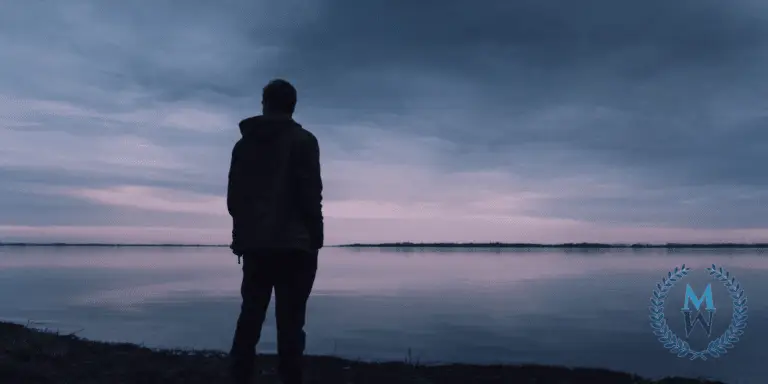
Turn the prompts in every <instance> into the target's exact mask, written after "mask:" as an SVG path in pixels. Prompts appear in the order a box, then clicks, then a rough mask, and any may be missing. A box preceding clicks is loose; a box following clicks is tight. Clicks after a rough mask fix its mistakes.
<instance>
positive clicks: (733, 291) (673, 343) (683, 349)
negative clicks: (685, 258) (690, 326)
mask: <svg viewBox="0 0 768 384" xmlns="http://www.w3.org/2000/svg"><path fill="white" fill-rule="evenodd" d="M690 271H691V269H690V268H687V267H686V266H685V264H683V266H682V267H681V268H677V267H675V269H674V271H670V272H667V277H665V278H662V279H661V282H659V283H657V284H656V288H655V289H654V290H653V296H651V306H650V310H651V315H650V319H651V328H653V334H654V335H656V336H657V337H658V338H659V341H660V342H661V343H662V344H663V345H664V348H666V349H668V350H669V352H671V353H674V354H676V355H677V356H678V357H687V356H690V359H691V360H696V359H701V360H707V356H710V357H712V358H718V357H720V356H722V355H725V354H726V353H728V350H727V349H730V348H733V346H734V344H736V343H737V342H738V341H739V336H741V335H743V334H744V329H745V328H746V327H747V296H746V294H745V293H744V289H743V288H741V285H740V284H739V282H738V281H737V280H736V278H735V277H732V276H731V275H730V273H729V272H728V271H725V270H723V268H722V267H720V268H717V266H715V265H714V264H712V268H707V271H709V275H710V276H712V278H713V279H715V280H717V281H720V282H721V283H723V285H724V286H725V288H727V289H728V292H729V293H730V295H731V299H732V300H733V316H732V317H731V324H730V325H729V326H728V329H726V330H725V332H724V333H723V334H722V335H720V337H718V338H716V339H714V340H712V341H711V342H710V343H709V344H708V345H707V349H704V350H701V351H697V350H693V349H691V346H690V345H689V344H688V342H687V341H685V340H683V339H682V338H680V337H678V336H677V335H675V333H674V332H672V330H671V329H670V328H669V325H667V320H666V319H665V318H664V301H665V300H666V299H667V295H668V294H669V291H670V290H671V289H672V287H674V286H675V284H676V283H677V282H678V281H679V280H681V279H682V278H684V277H685V276H686V275H688V272H690Z"/></svg>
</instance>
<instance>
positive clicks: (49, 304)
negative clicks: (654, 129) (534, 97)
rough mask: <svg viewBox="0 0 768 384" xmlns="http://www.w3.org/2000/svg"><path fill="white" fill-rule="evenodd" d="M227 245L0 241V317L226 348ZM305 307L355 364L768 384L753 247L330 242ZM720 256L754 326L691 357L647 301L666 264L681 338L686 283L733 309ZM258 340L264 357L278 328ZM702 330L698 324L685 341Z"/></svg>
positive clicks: (760, 282) (236, 273) (767, 310)
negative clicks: (668, 337)
mask: <svg viewBox="0 0 768 384" xmlns="http://www.w3.org/2000/svg"><path fill="white" fill-rule="evenodd" d="M228 251H229V250H228V249H226V248H35V247H31V248H10V247H5V248H2V247H0V319H3V320H6V321H16V322H22V323H26V322H27V321H30V320H31V321H34V322H36V324H38V325H40V326H43V327H47V328H52V329H60V330H61V331H63V332H74V331H80V332H79V333H78V334H79V335H80V336H83V337H86V338H91V339H98V340H108V341H126V342H134V343H143V344H144V345H147V346H151V347H184V348H206V349H221V350H226V349H228V347H229V343H230V340H231V335H232V332H233V330H234V323H235V319H236V316H237V314H238V310H239V307H238V306H239V296H238V295H239V291H238V290H239V283H240V281H239V279H240V273H241V272H240V266H239V265H238V264H237V262H236V258H235V257H234V256H233V255H231V254H230V253H229V252H228ZM320 256H321V264H320V269H319V271H318V278H317V282H316V285H315V291H314V293H313V296H312V297H311V299H310V303H309V315H308V316H309V319H308V325H307V332H308V347H307V348H308V353H312V354H334V355H338V356H343V357H349V358H362V359H364V360H404V359H406V358H407V357H408V354H409V350H410V355H411V358H412V359H413V360H421V362H427V363H429V362H472V363H496V362H506V363H524V362H534V363H544V364H563V365H571V366H592V367H603V368H611V369H617V370H622V371H628V372H635V373H638V374H642V375H645V376H651V377H659V376H666V375H682V376H690V377H712V378H717V379H720V380H724V381H726V382H728V383H766V382H768V381H767V380H768V364H765V363H764V358H765V352H764V351H765V349H764V348H765V347H766V346H768V333H767V332H766V331H765V328H764V327H765V325H768V321H766V320H768V303H767V302H766V300H765V295H766V294H768V289H766V288H768V254H765V255H764V254H762V253H760V252H758V251H754V250H752V251H750V250H735V251H723V250H695V251H666V250H638V251H632V250H619V251H610V252H608V251H570V252H568V251H546V250H534V251H505V252H493V251H487V252H484V251H480V250H450V251H438V250H431V251H430V250H424V251H396V250H380V249H364V250H354V249H339V248H326V249H324V250H322V252H321V255H320ZM713 263H714V264H717V265H718V266H719V265H722V266H723V267H725V268H726V269H727V270H728V271H730V272H731V273H732V274H733V275H734V276H736V277H737V278H738V279H739V281H740V282H741V284H742V286H743V287H744V288H745V289H746V293H747V295H748V297H749V325H748V327H747V329H746V333H745V335H744V336H743V337H742V339H741V340H740V341H739V342H738V343H737V344H736V346H735V348H734V349H732V350H730V352H729V353H728V354H727V355H726V356H724V357H721V358H720V359H716V360H709V361H705V362H703V361H689V360H687V359H681V358H678V357H675V356H674V355H672V354H670V353H669V352H667V351H666V350H665V349H664V347H663V346H662V345H661V344H660V343H659V342H658V341H657V340H656V338H655V336H654V335H653V334H652V331H651V328H650V325H649V321H648V314H649V311H648V306H649V304H650V302H649V298H650V296H651V292H652V289H653V288H654V286H655V284H656V283H657V282H658V281H659V280H661V278H662V277H663V276H665V275H666V273H667V271H668V270H670V269H673V268H674V267H675V266H679V265H681V264H686V265H687V266H690V267H692V268H694V271H693V272H692V273H691V275H689V276H688V277H686V278H685V280H684V283H682V284H678V286H676V287H675V288H674V289H673V290H672V292H671V294H670V299H668V303H667V305H666V315H667V317H668V319H669V323H670V326H671V327H672V329H673V330H674V331H675V332H677V334H678V335H683V336H684V335H685V332H684V326H683V317H682V315H681V314H680V308H681V306H682V304H683V297H684V293H685V283H690V284H691V285H692V286H693V287H694V288H695V289H696V291H697V294H701V293H702V292H703V289H704V287H705V286H706V284H707V283H708V282H712V283H713V284H712V291H713V294H714V298H715V304H716V307H717V309H718V311H717V312H716V316H715V326H714V329H713V337H716V336H717V335H719V334H721V333H722V332H723V331H724V330H725V328H726V327H727V326H728V323H729V320H730V316H731V313H732V304H731V302H730V300H729V298H728V296H727V294H726V291H725V289H724V288H723V286H722V285H721V284H720V283H717V282H714V281H713V280H711V278H710V277H709V276H708V275H707V274H706V271H705V270H704V268H706V267H708V266H710V265H711V264H713ZM272 316H273V313H272V309H271V308H270V317H268V319H267V322H266V324H265V326H264V336H263V339H262V342H261V344H260V347H259V350H260V351H263V352H274V351H275V329H274V326H275V323H274V318H273V317H272ZM707 341H708V339H707V337H706V333H705V332H704V331H703V330H702V329H701V328H698V329H697V330H694V333H693V334H692V335H691V339H690V342H691V345H692V346H693V347H697V348H702V347H704V346H706V343H707Z"/></svg>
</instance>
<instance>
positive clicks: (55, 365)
mask: <svg viewBox="0 0 768 384" xmlns="http://www.w3.org/2000/svg"><path fill="white" fill-rule="evenodd" d="M275 362H276V359H275V356H272V355H263V356H260V358H259V364H260V366H261V369H262V370H263V371H265V372H267V374H266V375H265V376H264V377H263V378H262V379H263V381H259V383H267V384H269V383H279V381H278V380H277V378H276V377H275V375H274V374H273V373H271V372H274V367H275ZM307 379H308V380H307V383H322V384H357V383H366V384H398V383H414V384H433V383H435V384H437V383H439V384H443V383H444V384H471V383H478V384H479V383H524V384H550V383H551V384H576V383H584V384H600V383H610V384H623V383H627V384H629V383H633V384H635V383H659V384H661V383H664V384H688V383H689V384H703V383H711V384H716V383H715V382H708V381H701V380H692V379H678V378H669V379H664V380H660V381H651V380H646V379H643V378H640V377H637V376H633V375H629V374H625V373H620V372H612V371H607V370H600V369H569V368H563V367H549V366H535V365H519V366H512V365H509V366H499V365H497V366H479V365H460V364H453V365H441V366H423V365H418V364H412V363H408V362H400V363H397V362H394V363H365V362H356V361H349V360H344V359H340V358H335V357H324V356H308V357H307ZM228 382H229V381H228V378H227V360H226V355H224V354H223V353H221V352H212V351H173V350H152V349H149V348H143V347H140V346H137V345H133V344H114V343H102V342H94V341H88V340H84V339H81V338H78V337H76V336H74V335H60V334H57V333H53V332H47V331H40V330H34V329H30V328H28V327H25V326H23V325H18V324H11V323H4V322H0V383H3V384H15V383H24V384H34V383H78V384H87V383H110V384H121V383H126V384H127V383H143V384H151V383H164V384H169V383H170V384H175V383H185V384H198V383H199V384H203V383H205V384H213V383H228ZM720 384H722V383H720Z"/></svg>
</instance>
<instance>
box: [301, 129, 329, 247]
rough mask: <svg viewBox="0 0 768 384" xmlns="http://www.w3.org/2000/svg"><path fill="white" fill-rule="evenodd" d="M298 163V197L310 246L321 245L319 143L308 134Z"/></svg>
mask: <svg viewBox="0 0 768 384" xmlns="http://www.w3.org/2000/svg"><path fill="white" fill-rule="evenodd" d="M297 165H298V167H297V168H298V183H299V185H298V195H299V196H298V197H299V201H300V205H301V211H302V213H303V216H304V219H305V223H306V225H307V228H308V230H309V235H310V237H311V239H312V247H313V248H315V249H320V248H322V247H323V242H324V233H323V181H322V178H321V172H320V145H319V144H318V142H317V138H316V137H315V136H314V135H312V134H310V135H309V138H308V139H307V140H302V147H301V149H300V151H299V164H297Z"/></svg>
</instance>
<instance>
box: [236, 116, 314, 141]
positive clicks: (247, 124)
mask: <svg viewBox="0 0 768 384" xmlns="http://www.w3.org/2000/svg"><path fill="white" fill-rule="evenodd" d="M239 126H240V133H241V134H242V135H243V137H245V136H246V135H247V136H259V137H263V138H266V137H272V136H275V135H276V134H277V133H280V132H281V131H284V130H285V128H287V127H290V126H299V127H300V126H301V125H299V123H297V122H295V121H294V120H293V119H292V118H290V117H287V116H264V115H259V116H252V117H249V118H247V119H244V120H243V121H241V122H240V124H239Z"/></svg>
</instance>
